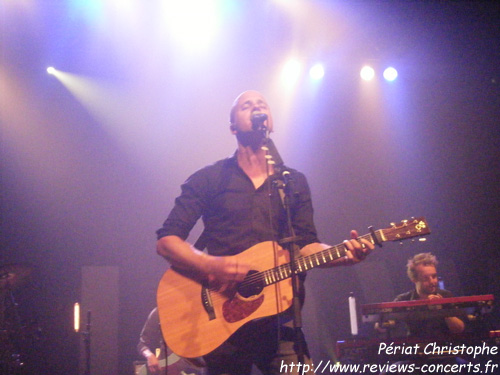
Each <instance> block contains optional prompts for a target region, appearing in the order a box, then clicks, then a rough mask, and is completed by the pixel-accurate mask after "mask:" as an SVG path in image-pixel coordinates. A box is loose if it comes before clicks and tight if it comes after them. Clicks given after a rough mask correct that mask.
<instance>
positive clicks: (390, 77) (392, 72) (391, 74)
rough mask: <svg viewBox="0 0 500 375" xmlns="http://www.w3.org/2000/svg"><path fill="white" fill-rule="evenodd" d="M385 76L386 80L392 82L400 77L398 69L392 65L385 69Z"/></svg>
mask: <svg viewBox="0 0 500 375" xmlns="http://www.w3.org/2000/svg"><path fill="white" fill-rule="evenodd" d="M384 78H385V80H386V81H389V82H392V81H394V80H395V79H396V78H398V71H397V70H396V69H394V68H393V67H392V66H390V67H388V68H387V69H385V70H384Z"/></svg>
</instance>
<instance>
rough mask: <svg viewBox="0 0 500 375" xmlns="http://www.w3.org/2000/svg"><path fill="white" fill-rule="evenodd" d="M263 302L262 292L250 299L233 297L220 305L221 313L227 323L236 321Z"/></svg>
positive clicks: (250, 312) (243, 317)
mask: <svg viewBox="0 0 500 375" xmlns="http://www.w3.org/2000/svg"><path fill="white" fill-rule="evenodd" d="M263 302H264V295H263V294H262V295H261V296H260V297H258V298H256V299H252V300H251V301H248V300H247V301H245V300H242V299H239V298H238V297H234V298H231V299H230V300H227V301H225V302H224V304H223V305H222V314H223V316H224V319H225V320H226V321H227V322H228V323H236V322H238V321H240V320H243V319H245V318H246V317H247V316H249V315H250V314H252V313H253V312H254V311H256V310H257V309H258V308H259V307H260V305H262V303H263Z"/></svg>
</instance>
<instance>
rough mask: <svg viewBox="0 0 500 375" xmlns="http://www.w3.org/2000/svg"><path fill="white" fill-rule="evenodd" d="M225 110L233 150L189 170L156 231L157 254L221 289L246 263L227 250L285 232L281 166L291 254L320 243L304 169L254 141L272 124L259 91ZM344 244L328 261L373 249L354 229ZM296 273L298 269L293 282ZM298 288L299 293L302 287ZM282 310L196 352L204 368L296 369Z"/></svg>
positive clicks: (348, 260)
mask: <svg viewBox="0 0 500 375" xmlns="http://www.w3.org/2000/svg"><path fill="white" fill-rule="evenodd" d="M229 118H230V121H229V122H230V123H229V130H230V132H231V133H232V134H233V135H235V137H236V141H237V149H236V152H235V153H234V154H233V155H232V156H230V157H228V158H226V159H223V160H220V161H217V162H215V163H214V164H212V165H209V166H207V167H205V168H202V169H201V170H199V171H197V172H195V173H194V174H192V175H191V176H190V177H189V178H188V179H187V181H186V182H185V183H184V184H183V185H182V192H181V195H180V196H179V197H177V199H176V200H175V206H174V208H173V209H172V211H171V212H170V214H169V215H168V217H167V219H166V220H165V222H164V224H163V226H162V228H160V229H159V230H158V231H157V235H158V243H157V252H158V254H160V255H161V256H163V257H164V258H165V259H167V260H168V261H169V262H170V263H171V264H172V266H174V267H176V268H178V269H184V270H192V271H195V272H196V274H198V275H200V274H201V275H202V276H203V277H204V278H206V279H207V280H208V281H209V282H211V283H213V284H212V285H217V286H218V287H219V288H221V289H222V290H226V289H230V288H233V287H234V286H235V285H237V284H238V283H239V282H241V281H242V280H243V279H244V278H245V277H246V276H247V273H248V271H249V270H250V269H251V265H250V264H247V263H246V262H244V261H242V259H241V258H239V257H236V256H235V255H237V254H240V253H241V252H243V251H244V250H246V249H248V248H250V247H252V246H254V245H256V244H259V243H261V242H263V241H276V242H278V241H279V240H280V239H282V238H285V237H288V236H289V234H288V233H287V220H286V213H285V209H284V206H283V202H282V199H281V197H280V194H279V192H278V191H277V189H276V188H274V186H276V185H277V182H279V181H281V182H282V180H283V174H282V173H281V171H282V170H286V172H287V173H289V175H288V176H290V179H291V180H292V181H293V189H294V196H293V200H292V207H291V210H290V211H291V214H292V215H291V216H292V225H293V228H294V231H295V234H296V236H297V238H298V239H299V240H298V242H297V244H298V247H299V248H300V254H299V255H301V256H305V255H310V254H312V253H315V252H318V251H320V250H322V249H324V248H325V246H326V245H324V244H321V242H320V241H319V239H318V236H317V233H316V228H315V225H314V220H313V207H312V203H311V196H310V191H309V186H308V183H307V180H306V177H305V176H304V175H303V174H302V173H301V172H299V171H297V170H295V169H291V168H288V167H286V166H285V167H284V168H281V169H280V173H278V170H277V169H276V168H275V167H273V165H272V164H269V163H268V162H267V158H266V151H265V150H264V149H263V148H262V146H263V145H264V144H265V143H266V139H267V138H268V136H269V133H271V132H272V131H273V130H274V124H273V117H272V114H271V110H270V108H269V105H268V103H267V100H266V99H265V98H264V96H263V95H262V94H261V93H259V92H257V91H254V90H249V91H245V92H243V93H242V94H240V95H239V96H238V97H237V98H236V100H235V101H234V103H233V105H232V107H231V111H230V116H229ZM199 218H202V220H203V224H204V231H203V234H202V236H201V237H200V239H199V240H198V241H197V242H196V244H195V246H193V245H191V244H190V243H188V242H186V239H187V237H188V235H189V232H190V230H191V228H192V227H193V226H194V224H195V223H196V222H197V220H198V219H199ZM345 247H346V250H347V252H346V256H345V257H343V258H342V259H337V260H336V261H335V262H332V263H331V264H328V266H336V265H351V264H355V263H358V262H359V261H361V260H362V259H364V258H365V257H366V255H367V254H368V253H369V252H370V251H371V250H372V249H373V244H371V243H369V242H368V241H365V240H357V233H356V231H352V232H351V239H350V240H346V241H345ZM203 250H206V251H203ZM270 256H272V254H270ZM303 281H304V277H301V278H300V283H301V286H302V283H303ZM299 289H300V290H301V293H303V288H302V287H301V288H299ZM301 297H303V296H301ZM301 300H302V301H303V298H301ZM289 310H291V309H289ZM289 310H288V311H286V312H284V313H282V314H279V316H271V317H266V318H261V319H258V320H254V321H251V322H249V323H247V324H245V325H244V326H243V327H241V328H240V329H239V330H237V331H236V332H235V333H234V334H233V335H231V337H229V339H228V340H226V341H225V342H224V343H223V344H222V345H221V346H219V347H218V348H216V349H215V350H214V351H213V352H211V353H209V354H207V355H206V356H205V357H204V359H205V361H206V364H207V367H208V373H209V374H210V375H219V374H230V375H236V374H238V375H241V374H250V372H251V368H252V365H255V366H257V367H258V368H259V369H260V370H261V371H262V373H263V374H280V373H290V374H298V373H303V369H304V368H303V367H301V366H297V364H298V358H299V357H298V356H297V352H296V345H295V341H296V337H295V333H296V331H295V330H294V329H293V328H292V327H293V324H292V316H291V314H290V311H289ZM305 352H306V355H305V362H306V363H311V362H310V358H309V357H308V355H307V345H305ZM301 365H302V366H303V365H304V364H301ZM304 373H307V372H304ZM312 373H313V372H312V370H311V371H309V374H312Z"/></svg>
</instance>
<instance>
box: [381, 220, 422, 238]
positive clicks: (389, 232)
mask: <svg viewBox="0 0 500 375" xmlns="http://www.w3.org/2000/svg"><path fill="white" fill-rule="evenodd" d="M391 225H392V226H391V227H390V228H386V229H382V233H383V235H384V237H385V240H386V241H402V240H405V239H407V238H413V237H420V236H425V235H427V234H430V233H431V230H430V228H429V225H428V224H427V221H425V218H424V217H417V218H412V219H411V220H403V221H401V223H399V224H395V223H392V224H391Z"/></svg>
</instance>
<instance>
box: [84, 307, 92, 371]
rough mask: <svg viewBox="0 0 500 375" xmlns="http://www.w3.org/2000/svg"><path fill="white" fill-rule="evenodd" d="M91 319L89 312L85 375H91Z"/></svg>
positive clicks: (85, 340) (85, 333)
mask: <svg viewBox="0 0 500 375" xmlns="http://www.w3.org/2000/svg"><path fill="white" fill-rule="evenodd" d="M90 318H91V312H90V310H89V311H87V327H86V330H85V331H84V332H82V335H83V342H84V344H85V375H90Z"/></svg>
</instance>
